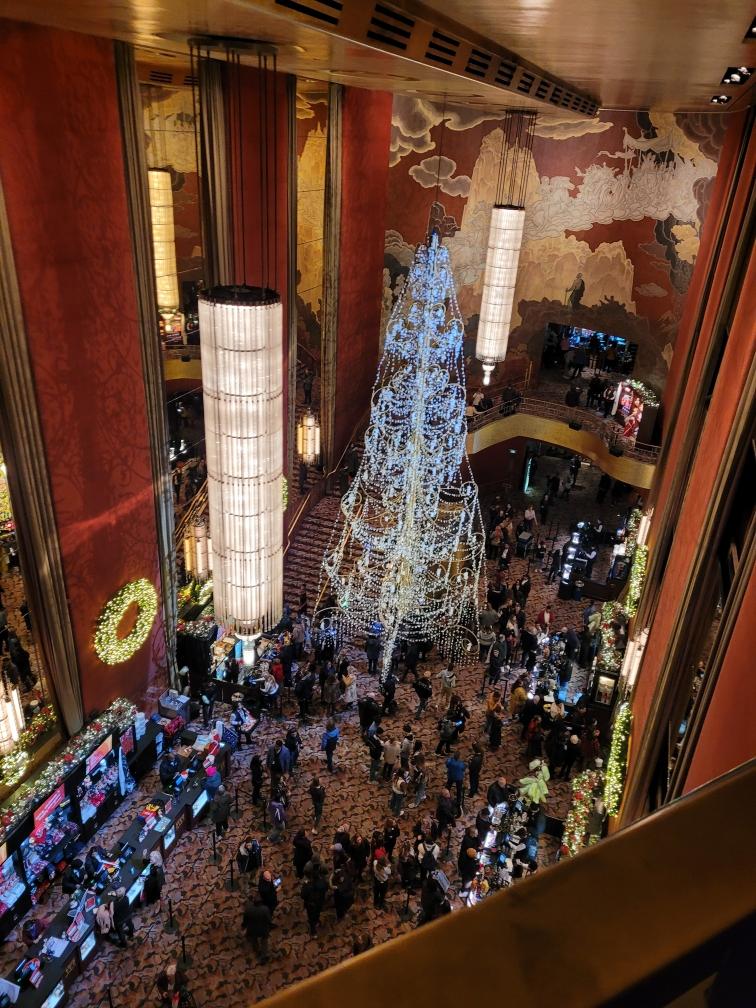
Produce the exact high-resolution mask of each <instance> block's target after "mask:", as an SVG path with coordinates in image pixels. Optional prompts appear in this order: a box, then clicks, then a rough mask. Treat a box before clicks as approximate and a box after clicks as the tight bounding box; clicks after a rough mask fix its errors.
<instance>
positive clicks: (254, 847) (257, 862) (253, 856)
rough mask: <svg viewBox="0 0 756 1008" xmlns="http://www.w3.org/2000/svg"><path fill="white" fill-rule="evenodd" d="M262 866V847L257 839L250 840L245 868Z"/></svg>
mask: <svg viewBox="0 0 756 1008" xmlns="http://www.w3.org/2000/svg"><path fill="white" fill-rule="evenodd" d="M261 867H262V848H261V847H260V844H259V842H258V841H257V840H252V841H251V842H250V845H249V851H248V852H247V870H249V869H250V868H261Z"/></svg>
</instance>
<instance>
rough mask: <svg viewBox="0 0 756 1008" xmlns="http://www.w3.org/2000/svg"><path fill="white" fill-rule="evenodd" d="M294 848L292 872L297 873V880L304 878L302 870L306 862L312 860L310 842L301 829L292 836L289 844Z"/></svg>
mask: <svg viewBox="0 0 756 1008" xmlns="http://www.w3.org/2000/svg"><path fill="white" fill-rule="evenodd" d="M291 844H292V847H293V848H294V857H293V859H292V860H293V862H294V871H295V872H296V873H297V878H300V879H301V878H303V877H304V869H305V865H306V864H307V862H308V861H309V860H310V859H311V858H312V842H311V841H310V838H309V837H308V836H307V834H306V833H305V831H304V830H303V829H301V830H298V831H297V832H296V833H295V834H294V839H293V840H292V842H291Z"/></svg>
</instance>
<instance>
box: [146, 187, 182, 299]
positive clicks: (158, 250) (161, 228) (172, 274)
mask: <svg viewBox="0 0 756 1008" xmlns="http://www.w3.org/2000/svg"><path fill="white" fill-rule="evenodd" d="M147 174H148V176H149V189H150V213H151V215H152V253H153V257H154V259H155V286H156V288H157V303H158V309H159V310H160V311H161V312H169V313H171V312H175V311H177V310H178V306H179V290H178V272H177V269H176V234H175V228H174V223H173V189H172V188H171V173H170V172H169V171H168V170H167V169H165V168H150V170H149V171H148V173H147Z"/></svg>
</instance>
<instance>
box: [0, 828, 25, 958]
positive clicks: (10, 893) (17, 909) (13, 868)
mask: <svg viewBox="0 0 756 1008" xmlns="http://www.w3.org/2000/svg"><path fill="white" fill-rule="evenodd" d="M0 859H2V863H0V941H3V940H4V939H5V938H6V937H7V936H8V934H9V933H10V931H12V929H13V928H14V927H15V926H16V924H17V923H18V922H19V921H20V920H21V918H22V917H23V916H24V914H25V913H26V912H27V911H28V910H30V909H31V905H32V904H31V894H30V892H29V886H28V885H27V884H26V880H25V879H24V877H23V870H22V869H21V859H20V856H19V855H18V854H11V855H10V856H7V848H6V847H5V846H3V847H2V848H0Z"/></svg>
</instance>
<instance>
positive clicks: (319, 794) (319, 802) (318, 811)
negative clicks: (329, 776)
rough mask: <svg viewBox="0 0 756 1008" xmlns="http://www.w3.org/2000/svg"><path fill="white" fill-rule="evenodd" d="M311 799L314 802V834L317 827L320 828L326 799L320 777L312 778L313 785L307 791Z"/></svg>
mask: <svg viewBox="0 0 756 1008" xmlns="http://www.w3.org/2000/svg"><path fill="white" fill-rule="evenodd" d="M307 791H308V794H309V795H310V799H311V801H312V813H313V822H314V826H313V833H317V832H318V830H317V827H318V826H320V820H321V818H322V816H323V805H324V804H325V799H326V789H325V788H324V787H323V785H322V784H321V783H320V779H319V778H318V777H313V778H312V783H311V784H310V786H309V788H308V789H307Z"/></svg>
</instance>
